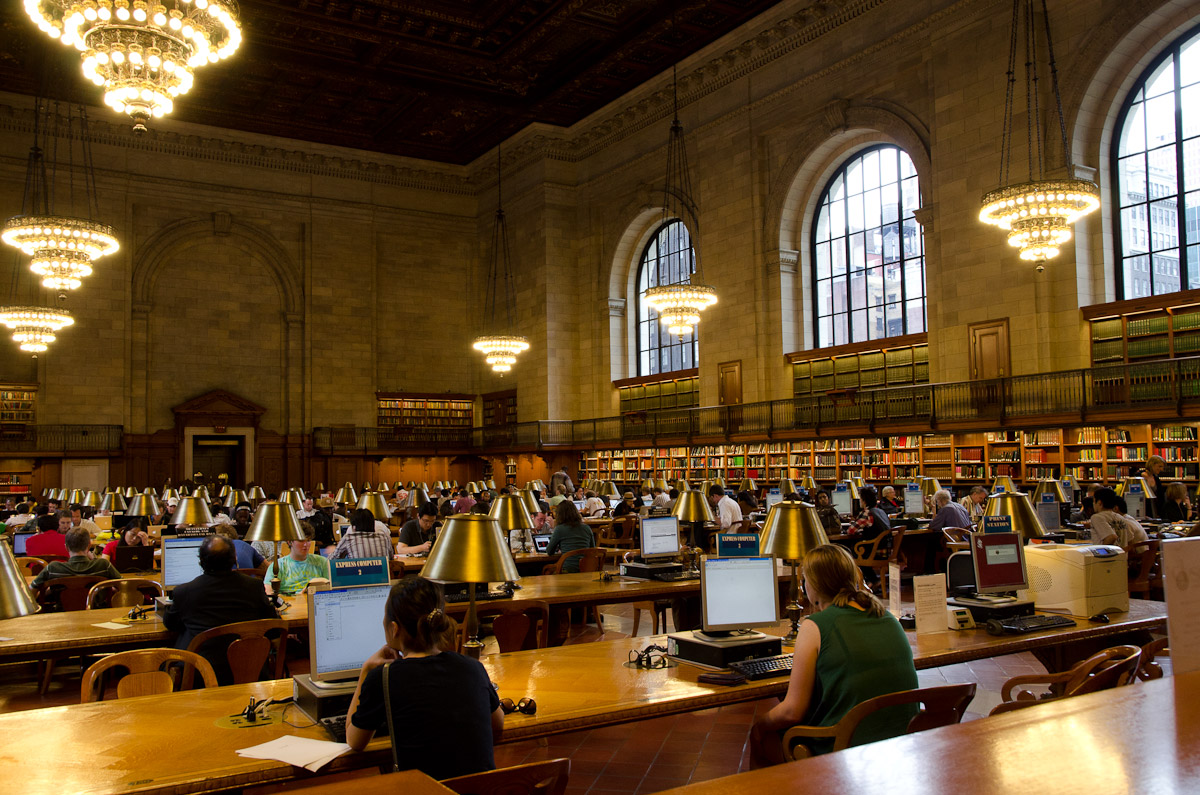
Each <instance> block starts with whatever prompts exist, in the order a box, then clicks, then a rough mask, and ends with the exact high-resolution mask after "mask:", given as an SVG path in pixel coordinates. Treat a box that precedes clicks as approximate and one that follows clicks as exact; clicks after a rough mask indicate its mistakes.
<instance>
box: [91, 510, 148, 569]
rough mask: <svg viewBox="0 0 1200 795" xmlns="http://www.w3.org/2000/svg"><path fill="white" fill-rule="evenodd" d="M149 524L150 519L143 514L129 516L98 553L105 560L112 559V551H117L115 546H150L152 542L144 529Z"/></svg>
mask: <svg viewBox="0 0 1200 795" xmlns="http://www.w3.org/2000/svg"><path fill="white" fill-rule="evenodd" d="M149 525H150V521H149V520H148V519H147V518H146V517H145V516H134V517H131V518H130V519H129V523H128V524H126V525H125V528H124V529H123V530H118V531H117V537H116V538H114V539H113V540H112V541H109V542H108V543H107V544H105V545H104V550H103V551H102V552H101V553H100V554H101V557H103V558H104V559H105V560H112V557H113V553H114V552H116V551H117V547H148V546H150V544H151V543H152V542H151V541H150V533H148V532H147V531H146V528H147V527H148V526H149Z"/></svg>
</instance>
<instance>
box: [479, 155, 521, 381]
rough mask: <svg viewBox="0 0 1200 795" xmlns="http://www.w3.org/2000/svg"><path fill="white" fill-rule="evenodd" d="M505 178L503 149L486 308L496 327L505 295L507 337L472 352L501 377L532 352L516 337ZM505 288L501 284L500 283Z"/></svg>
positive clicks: (483, 342) (490, 339) (487, 338)
mask: <svg viewBox="0 0 1200 795" xmlns="http://www.w3.org/2000/svg"><path fill="white" fill-rule="evenodd" d="M503 180H504V174H503V170H502V168H501V165H500V147H498V146H497V147H496V224H495V226H493V227H492V259H491V263H490V266H489V268H488V284H487V295H486V305H487V311H488V324H489V327H490V328H493V329H495V328H496V327H497V326H496V302H497V300H498V299H499V293H500V290H501V289H503V291H504V298H503V301H504V316H505V326H504V329H503V332H504V333H499V334H483V335H480V336H479V337H476V338H475V342H474V343H473V344H472V345H471V347H472V348H474V349H475V350H477V351H479V352H480V353H482V354H484V357H485V361H487V363H488V364H489V365H491V367H492V370H493V371H494V372H497V373H501V374H502V375H503V374H504V373H507V372H508V371H509V370H511V369H512V366H513V365H514V364H516V363H517V356H518V355H519V354H522V353H524V352H525V351H527V350H529V340H527V339H525V338H524V337H521V336H518V335H516V334H513V333H512V331H513V319H512V312H513V306H514V305H515V304H516V303H517V299H516V291H515V290H514V288H513V283H512V253H511V252H510V250H509V245H508V222H507V220H506V219H505V216H504V191H503ZM501 280H502V281H503V284H500V281H501Z"/></svg>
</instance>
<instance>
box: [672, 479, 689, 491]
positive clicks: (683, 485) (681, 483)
mask: <svg viewBox="0 0 1200 795" xmlns="http://www.w3.org/2000/svg"><path fill="white" fill-rule="evenodd" d="M675 489H676V490H677V491H678V492H679V493H680V494H683V493H684V492H685V491H691V490H692V487H691V486H689V485H688V482H687V481H686V480H677V481H675Z"/></svg>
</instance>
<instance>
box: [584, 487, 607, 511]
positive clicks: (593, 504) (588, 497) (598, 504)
mask: <svg viewBox="0 0 1200 795" xmlns="http://www.w3.org/2000/svg"><path fill="white" fill-rule="evenodd" d="M607 508H608V503H606V502H605V501H604V500H602V499H600V498H599V497H597V496H596V492H594V491H591V490H588V491H585V492H584V503H583V512H584V513H586V514H587V515H588V516H600V515H601V514H603V513H604V511H605V509H607Z"/></svg>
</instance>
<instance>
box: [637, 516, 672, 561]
mask: <svg viewBox="0 0 1200 795" xmlns="http://www.w3.org/2000/svg"><path fill="white" fill-rule="evenodd" d="M678 554H679V519H678V518H677V517H674V516H643V517H642V560H645V561H654V560H667V559H674V558H675V557H676V556H677V555H678Z"/></svg>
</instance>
